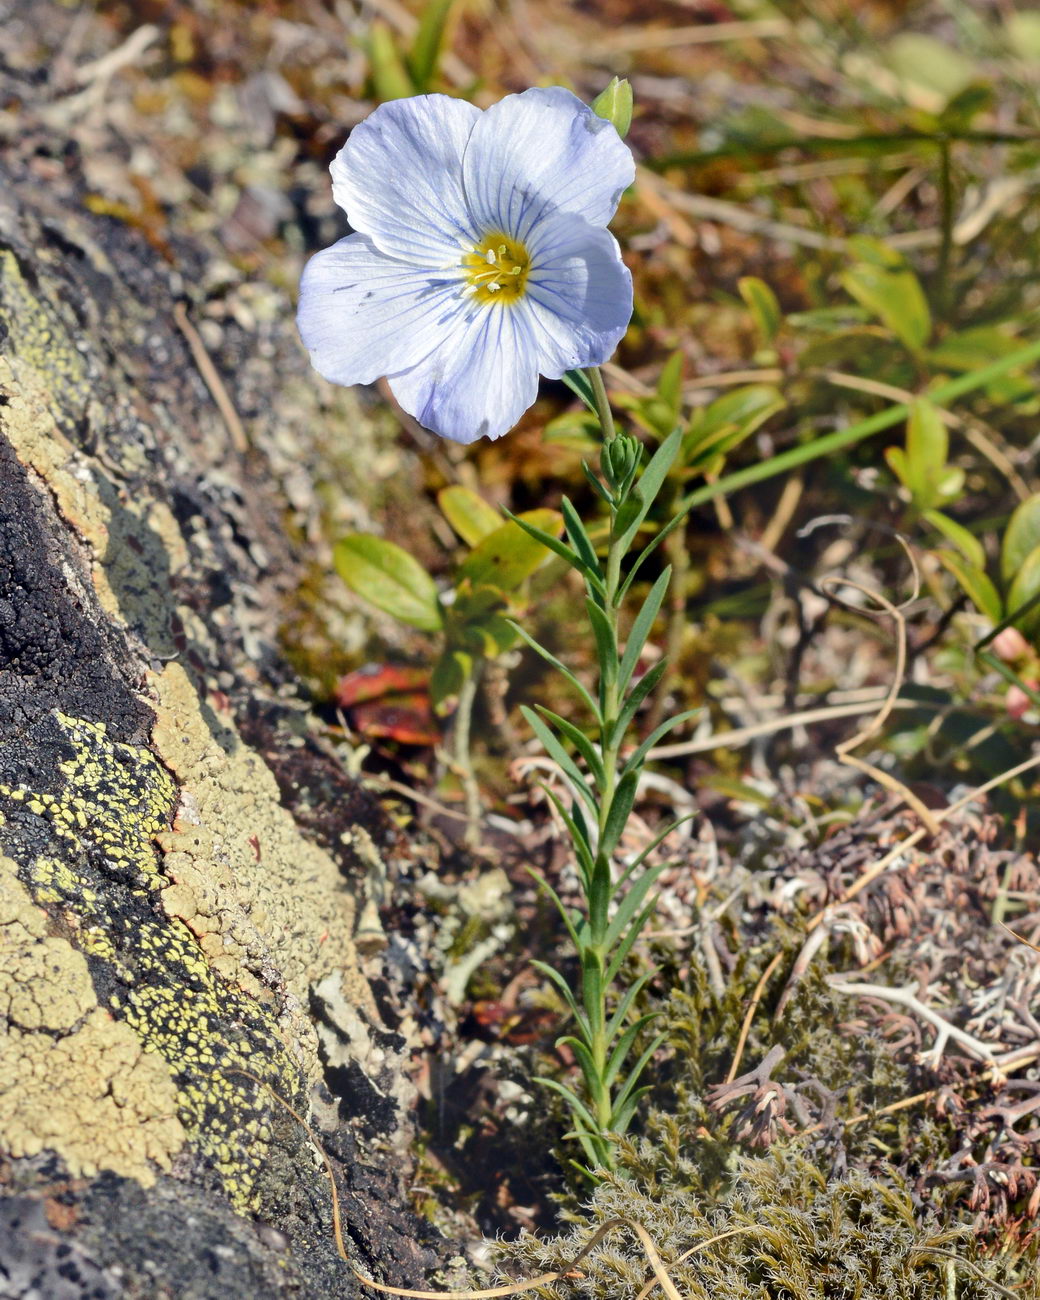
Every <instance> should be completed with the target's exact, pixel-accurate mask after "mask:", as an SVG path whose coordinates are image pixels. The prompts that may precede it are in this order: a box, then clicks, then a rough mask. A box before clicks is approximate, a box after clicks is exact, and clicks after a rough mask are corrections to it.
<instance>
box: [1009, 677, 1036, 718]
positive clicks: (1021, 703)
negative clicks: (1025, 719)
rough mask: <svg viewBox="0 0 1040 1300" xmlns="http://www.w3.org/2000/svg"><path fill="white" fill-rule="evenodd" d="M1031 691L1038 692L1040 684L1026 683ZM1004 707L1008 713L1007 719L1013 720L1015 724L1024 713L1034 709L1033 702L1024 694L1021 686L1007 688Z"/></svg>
mask: <svg viewBox="0 0 1040 1300" xmlns="http://www.w3.org/2000/svg"><path fill="white" fill-rule="evenodd" d="M1026 685H1027V686H1028V687H1029V688H1030V689H1031V690H1034V691H1036V690H1040V682H1026ZM1004 707H1005V708H1006V709H1007V711H1008V717H1009V718H1014V720H1015V721H1016V722H1017V721H1018V720H1019V719H1020V718H1021V717H1022V716H1023V714H1025V713H1028V711H1029V710H1030V709H1032V708H1035V707H1036V706H1035V705H1034V703H1033V701H1032V700H1031V699H1030V698H1029V696H1028V695H1027V694H1026V693H1025V691H1024V690H1023V689H1022V687H1021V686H1009V687H1008V693H1007V696H1006V697H1005V699H1004Z"/></svg>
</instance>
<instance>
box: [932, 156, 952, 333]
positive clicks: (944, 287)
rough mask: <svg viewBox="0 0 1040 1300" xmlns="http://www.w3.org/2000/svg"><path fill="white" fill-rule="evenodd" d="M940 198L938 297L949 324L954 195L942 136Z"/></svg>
mask: <svg viewBox="0 0 1040 1300" xmlns="http://www.w3.org/2000/svg"><path fill="white" fill-rule="evenodd" d="M939 198H940V204H941V211H942V219H941V227H942V243H941V244H940V245H939V276H938V278H939V284H938V292H937V294H936V297H937V298H938V302H939V311H940V314H941V316H942V320H943V323H944V324H949V321H948V320H947V319H946V318H947V317H948V315H949V312H950V305H951V303H952V301H953V294H952V288H953V286H952V285H951V284H950V263H951V260H952V256H953V216H954V193H953V172H952V168H951V159H950V142H949V140H948V139H947V138H946V136H942V137H941V138H940V140H939Z"/></svg>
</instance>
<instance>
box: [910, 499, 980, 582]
mask: <svg viewBox="0 0 1040 1300" xmlns="http://www.w3.org/2000/svg"><path fill="white" fill-rule="evenodd" d="M922 518H923V519H924V520H925V521H926V522H927V523H929V524H931V525H932V527H933V528H934V529H936V530H937V531H938V532H940V533H942V535H943V536H944V537H945V538H946V540H947V541H948V542H952V543H953V545H954V546H956V548H957V550H958V551H960V553H961V554H962V555H963V556H964V558H965V559H966V560H967V561H968V563H969V564H970V565H971V566H972V567H973V568H975V569H979V570H981V569H982V568H983V566H984V565H985V563H986V552H985V549H984V548H983V545H982V543H981V542H980V541H979V539H978V538H977V537H976V536H975V535H974V533H970V532H968V530H967V528H965V527H964V525H963V524H959V523H958V522H957V520H956V519H951V518H950V516H949V515H944V514H943V513H942V512H941V511H939V510H926V511H925V512H924V514H923V515H922Z"/></svg>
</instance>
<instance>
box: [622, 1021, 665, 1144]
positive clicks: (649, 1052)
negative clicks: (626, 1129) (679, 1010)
mask: <svg viewBox="0 0 1040 1300" xmlns="http://www.w3.org/2000/svg"><path fill="white" fill-rule="evenodd" d="M666 1037H667V1035H666V1034H664V1033H660V1034H658V1035H657V1036H656V1038H655V1039H654V1040H653V1042H652V1043H650V1045H649V1046H648V1047H647V1049H646V1051H645V1052H644V1053H643V1054H642V1056H640V1058H639V1060H638V1061H637V1062H636V1063H635V1065H634V1066H633V1067H632V1069H631V1071H630V1072H629V1076H628V1078H627V1079H626V1080H625V1086H624V1087H623V1088H622V1089H621V1091H620V1092H619V1093H618V1095H617V1096H616V1097H615V1098H614V1115H615V1116H616V1115H617V1113H618V1111H619V1109H620V1108H621V1107H623V1106H624V1104H625V1099H626V1098H627V1097H628V1096H629V1095H630V1094H631V1092H632V1089H633V1088H634V1087H635V1086H636V1084H637V1083H638V1082H639V1078H640V1075H641V1074H642V1073H643V1071H644V1070H645V1069H646V1067H647V1065H648V1064H649V1063H650V1060H651V1058H652V1057H653V1055H654V1053H655V1052H656V1051H657V1049H658V1048H659V1047H660V1046H661V1044H662V1043H663V1042H664V1040H665V1038H666ZM616 1124H617V1121H616V1119H615V1118H614V1117H613V1116H612V1117H611V1127H612V1128H614V1129H615V1131H619V1130H617V1128H616Z"/></svg>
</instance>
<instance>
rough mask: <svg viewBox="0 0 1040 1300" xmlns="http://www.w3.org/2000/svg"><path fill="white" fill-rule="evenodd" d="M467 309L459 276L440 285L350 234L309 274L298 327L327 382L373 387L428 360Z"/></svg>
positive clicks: (320, 256) (313, 263) (319, 257)
mask: <svg viewBox="0 0 1040 1300" xmlns="http://www.w3.org/2000/svg"><path fill="white" fill-rule="evenodd" d="M465 307H466V302H465V300H464V299H463V297H462V282H461V281H460V279H459V278H458V273H457V272H456V273H453V276H452V277H451V278H447V279H445V278H438V277H437V276H436V275H431V274H430V273H429V272H428V271H424V270H422V269H421V268H419V267H415V266H411V265H409V264H408V263H407V262H396V261H394V260H393V259H392V258H389V257H387V256H386V255H385V254H384V253H382V252H381V251H380V250H379V249H378V248H376V247H375V246H374V244H373V243H372V241H371V240H370V239H369V238H368V237H367V236H366V235H348V236H347V237H346V238H345V239H341V240H340V241H339V242H338V243H336V244H333V245H332V247H331V248H326V249H324V250H323V251H322V252H320V253H315V255H314V256H313V257H312V258H311V260H310V261H309V262H308V263H307V265H306V267H305V268H304V272H303V278H302V280H301V281H300V304H299V307H298V309H297V314H296V322H297V325H298V326H299V330H300V335H301V337H302V338H303V341H304V344H305V345H306V347H307V349H308V351H309V352H310V354H311V361H312V362H313V364H314V367H315V369H316V370H318V371H319V372H320V373H321V374H323V375H324V376H325V378H326V379H331V380H332V382H333V383H336V384H370V383H372V381H373V380H375V379H378V378H379V376H380V375H385V374H386V373H387V372H388V371H390V372H392V371H394V370H404V369H407V368H408V367H410V366H414V365H417V364H418V363H419V362H420V361H422V360H423V358H424V357H426V356H428V355H429V353H430V352H432V351H433V350H434V349H435V348H436V347H437V346H438V344H440V343H441V342H442V340H443V339H444V336H445V331H446V330H451V329H452V328H453V327H454V325H455V322H456V320H457V319H459V318H460V315H461V313H462V312H463V310H464V309H465Z"/></svg>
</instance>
